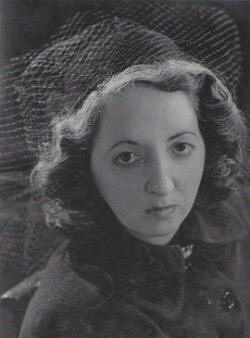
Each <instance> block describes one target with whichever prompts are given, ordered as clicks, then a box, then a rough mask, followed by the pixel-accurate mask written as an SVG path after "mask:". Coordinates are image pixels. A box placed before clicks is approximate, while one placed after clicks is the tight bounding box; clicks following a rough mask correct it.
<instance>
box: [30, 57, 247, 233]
mask: <svg viewBox="0 0 250 338" xmlns="http://www.w3.org/2000/svg"><path fill="white" fill-rule="evenodd" d="M136 83H146V84H149V85H152V86H154V87H156V88H159V89H161V90H165V91H168V92H171V91H177V90H182V91H184V92H186V93H188V94H189V95H190V96H191V98H192V100H193V103H194V107H195V109H196V112H197V116H198V121H199V126H200V130H201V134H202V136H203V138H204V142H205V146H206V161H205V169H204V175H203V179H202V182H201V185H200V189H199V192H198V196H197V199H196V203H195V205H194V208H195V207H197V208H201V210H202V208H204V206H205V207H206V208H208V207H209V206H214V205H218V204H219V203H220V202H221V201H223V200H225V199H226V198H227V196H228V195H229V194H230V192H231V191H232V190H233V189H234V188H235V186H236V185H237V180H238V178H239V177H241V176H242V168H243V166H242V164H243V163H244V152H245V144H246V127H245V122H244V118H243V117H242V115H241V113H240V112H239V110H238V108H237V107H236V105H235V103H234V102H233V99H232V96H231V94H230V92H229V91H228V89H227V88H226V87H225V86H224V85H223V83H222V81H220V80H219V78H218V77H217V76H216V75H215V74H214V73H212V72H211V71H210V70H208V69H207V68H206V67H204V66H202V65H200V64H198V63H196V62H190V61H188V62H187V61H183V60H168V61H166V62H164V63H156V64H153V65H136V66H131V67H129V68H127V69H126V70H125V71H123V72H122V73H119V74H116V75H114V76H113V77H112V78H110V79H107V80H106V81H105V83H102V84H100V85H99V86H98V88H97V89H96V90H95V91H93V92H92V93H91V94H90V95H89V96H88V97H87V98H86V99H85V100H84V102H83V104H82V107H81V108H80V109H79V110H78V111H77V112H75V113H72V114H71V115H70V116H67V117H64V118H61V119H56V120H54V121H53V132H52V135H53V137H52V141H51V143H50V144H49V145H48V144H47V145H46V146H45V145H44V147H43V149H42V152H41V158H40V161H39V162H38V164H37V165H36V167H35V168H34V170H33V172H32V175H31V180H32V183H33V186H34V187H36V189H38V190H40V191H43V193H44V195H45V200H44V201H45V202H44V208H45V212H46V215H47V223H48V224H52V225H56V226H60V227H62V228H63V229H64V230H66V231H68V232H69V233H70V232H71V231H73V229H74V230H76V231H78V230H79V231H80V232H81V231H84V229H88V228H89V227H88V225H89V226H90V227H92V228H93V227H94V224H96V223H97V221H98V222H103V220H104V219H107V220H109V221H111V218H112V217H113V218H114V216H113V215H112V212H111V211H110V210H109V208H108V207H107V205H106V204H105V201H103V200H102V198H101V196H100V194H99V193H98V191H97V188H96V187H95V183H94V180H93V177H92V174H91V169H90V156H91V147H92V142H93V140H94V137H95V135H96V133H97V131H98V126H99V124H100V120H101V117H102V104H103V102H104V100H105V97H106V96H107V95H110V94H112V95H117V94H119V92H121V91H122V90H124V89H125V88H126V87H127V86H129V85H134V84H136ZM83 224H84V226H83ZM97 229H98V228H97ZM97 229H96V230H97ZM87 231H88V230H87ZM97 231H98V230H97Z"/></svg>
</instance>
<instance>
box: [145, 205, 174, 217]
mask: <svg viewBox="0 0 250 338" xmlns="http://www.w3.org/2000/svg"><path fill="white" fill-rule="evenodd" d="M176 208H177V205H175V204H173V205H167V206H161V207H159V206H155V207H152V208H150V209H146V210H145V212H146V213H147V214H148V215H150V216H154V217H158V218H168V217H169V216H170V215H172V213H173V212H174V211H175V210H176Z"/></svg>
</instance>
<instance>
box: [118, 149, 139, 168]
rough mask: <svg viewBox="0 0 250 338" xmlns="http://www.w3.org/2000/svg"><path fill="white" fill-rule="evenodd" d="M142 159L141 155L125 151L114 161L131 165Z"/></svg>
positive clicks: (123, 164)
mask: <svg viewBox="0 0 250 338" xmlns="http://www.w3.org/2000/svg"><path fill="white" fill-rule="evenodd" d="M138 161H140V157H139V156H138V155H137V154H135V153H133V152H130V151H124V152H122V153H120V154H119V155H117V156H116V158H115V160H114V162H115V164H117V165H119V166H124V167H126V166H130V165H132V164H134V163H136V162H138Z"/></svg>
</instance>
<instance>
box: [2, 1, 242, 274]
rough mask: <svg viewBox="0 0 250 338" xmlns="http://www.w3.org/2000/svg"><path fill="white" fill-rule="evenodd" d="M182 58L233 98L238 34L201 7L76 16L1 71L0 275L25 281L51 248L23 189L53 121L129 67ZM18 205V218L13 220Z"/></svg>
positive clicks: (161, 4) (145, 7)
mask: <svg viewBox="0 0 250 338" xmlns="http://www.w3.org/2000/svg"><path fill="white" fill-rule="evenodd" d="M146 27H147V28H146ZM185 55H189V56H190V57H191V58H194V59H196V60H198V61H199V62H201V63H202V64H204V65H206V66H208V67H209V68H211V69H212V70H213V71H215V72H216V73H217V74H218V76H220V77H221V78H222V79H223V81H224V82H225V83H226V84H227V86H228V87H229V89H230V90H231V91H232V93H235V90H236V86H237V83H238V81H239V76H240V70H241V52H240V43H239V35H238V31H237V28H236V26H235V24H234V22H233V21H232V20H231V18H230V17H229V16H228V15H227V14H226V13H224V12H223V11H222V10H219V9H218V8H215V7H209V6H206V5H185V6H183V5H170V4H166V3H165V1H151V2H146V3H145V2H144V1H140V0H139V1H134V2H131V4H130V5H129V6H124V7H116V8H113V10H110V9H109V11H105V9H103V10H102V11H88V12H82V13H78V14H77V15H76V16H75V17H74V18H73V19H70V20H69V21H68V22H67V23H66V24H65V25H64V26H62V27H60V28H59V29H58V31H57V33H56V34H55V35H54V36H53V37H51V38H50V40H49V42H48V43H47V44H46V46H43V47H42V48H41V49H39V50H36V51H32V52H30V53H28V54H25V55H24V56H21V57H18V58H16V59H13V60H11V62H10V63H9V65H7V66H6V67H5V68H4V69H3V70H2V74H1V87H2V89H1V96H2V103H1V112H0V121H1V123H0V171H1V173H2V176H1V177H2V179H0V189H1V199H2V201H3V202H2V205H0V208H2V209H1V210H0V212H1V215H2V216H1V219H0V274H1V264H2V262H4V263H3V264H5V263H6V262H20V264H22V266H25V273H27V271H28V272H30V271H32V270H34V268H37V267H38V266H39V265H40V264H41V263H42V262H44V261H45V260H46V259H47V256H48V255H49V253H50V252H51V250H52V249H51V248H53V246H54V245H55V243H56V240H55V239H54V238H53V236H52V237H51V234H50V233H49V230H47V229H45V228H44V225H43V223H44V217H43V215H42V213H41V210H40V206H39V201H38V202H34V201H33V202H31V201H30V198H29V192H28V183H27V182H28V180H27V176H28V174H29V170H30V168H31V167H32V166H33V164H34V163H35V161H36V159H37V155H38V148H39V146H38V145H39V143H40V142H46V141H47V140H49V138H50V130H49V128H48V126H49V124H50V121H51V119H52V118H53V116H55V115H58V114H69V113H72V111H74V110H76V109H77V108H78V107H79V105H80V104H81V103H82V102H83V100H84V98H85V97H86V95H88V94H89V93H90V92H91V91H92V90H93V89H95V88H96V86H97V85H98V84H99V83H101V82H102V81H103V80H105V79H106V78H107V77H109V76H111V75H112V74H114V73H116V72H120V71H122V70H123V69H125V68H126V67H128V66H131V65H133V64H138V63H152V62H155V61H161V60H163V59H166V58H174V57H178V58H179V57H181V58H182V57H185V58H186V57H187V56H185ZM27 196H28V197H27ZM34 203H35V204H34ZM16 205H18V208H21V210H20V212H18V211H17V214H16V215H13V217H12V215H11V210H12V209H13V210H16ZM11 208H12V209H11ZM6 214H8V215H9V216H8V217H5V216H4V215H6ZM7 218H8V220H7ZM10 233H11V234H10ZM8 236H9V238H10V236H11V240H10V241H9V242H8V241H6V238H7V237H8ZM48 238H49V240H48Z"/></svg>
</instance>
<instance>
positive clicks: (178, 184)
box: [91, 85, 205, 245]
mask: <svg viewBox="0 0 250 338" xmlns="http://www.w3.org/2000/svg"><path fill="white" fill-rule="evenodd" d="M204 162H205V145H204V140H203V137H202V135H201V133H200V130H199V126H198V119H197V115H196V112H195V108H194V104H193V102H192V100H191V98H190V96H189V95H188V94H187V93H185V92H182V91H176V92H164V91H162V90H159V89H156V88H154V87H152V86H147V85H140V86H139V85H136V86H133V87H132V86H130V87H128V88H126V89H125V90H124V91H123V92H122V93H119V94H118V95H117V94H116V95H114V94H113V95H109V96H108V97H107V98H106V100H105V104H104V112H103V117H102V119H101V122H100V126H99V130H98V133H97V135H96V138H95V141H94V144H93V148H92V154H91V170H92V172H93V175H94V179H95V181H96V184H97V187H98V189H99V190H100V192H101V194H102V196H103V197H104V199H105V200H106V202H107V203H108V205H109V207H110V208H111V209H112V211H113V212H114V214H115V215H116V217H117V218H118V219H119V221H120V222H121V224H122V225H123V226H125V227H126V229H127V230H128V231H129V232H130V233H131V234H132V235H133V236H135V237H136V238H138V239H140V240H142V241H145V242H148V243H151V244H155V245H165V244H167V243H169V242H170V241H171V239H172V237H173V236H174V234H175V233H176V232H177V230H178V229H179V227H180V225H181V223H182V222H183V220H184V219H185V218H186V217H187V215H188V214H189V212H190V210H191V208H192V206H193V204H194V201H195V198H196V195H197V191H198V189H199V185H200V182H201V178H202V174H203V170H204Z"/></svg>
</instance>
